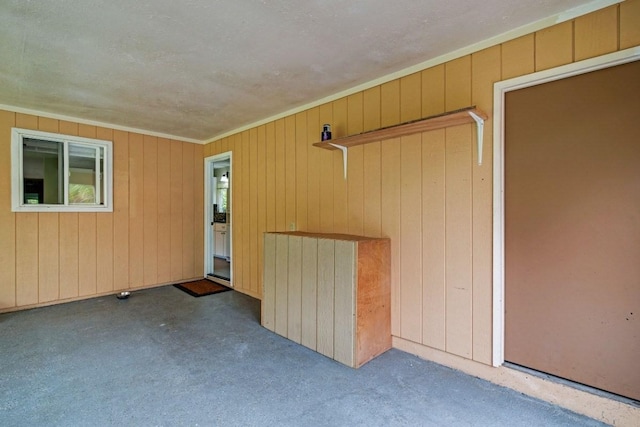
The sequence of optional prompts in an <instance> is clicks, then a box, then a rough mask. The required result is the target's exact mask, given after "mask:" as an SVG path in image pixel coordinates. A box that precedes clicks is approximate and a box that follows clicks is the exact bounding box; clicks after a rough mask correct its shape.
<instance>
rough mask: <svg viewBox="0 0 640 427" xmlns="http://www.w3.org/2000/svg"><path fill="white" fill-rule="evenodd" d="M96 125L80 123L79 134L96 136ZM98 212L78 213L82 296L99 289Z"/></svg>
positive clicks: (80, 288)
mask: <svg viewBox="0 0 640 427" xmlns="http://www.w3.org/2000/svg"><path fill="white" fill-rule="evenodd" d="M96 132H97V129H96V127H95V126H90V125H83V124H79V125H78V135H80V136H83V137H87V138H95V137H96ZM96 216H97V214H96V213H93V212H91V213H89V212H82V213H79V214H78V254H79V257H78V285H79V286H78V287H79V292H80V296H89V295H94V294H96V293H97V291H98V277H97V276H98V271H97V269H98V248H97V244H98V240H97V227H98V224H97V217H96Z"/></svg>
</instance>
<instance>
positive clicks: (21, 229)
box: [16, 213, 39, 306]
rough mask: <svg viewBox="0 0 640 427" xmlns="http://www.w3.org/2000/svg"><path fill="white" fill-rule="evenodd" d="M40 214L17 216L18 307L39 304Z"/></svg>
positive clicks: (21, 214)
mask: <svg viewBox="0 0 640 427" xmlns="http://www.w3.org/2000/svg"><path fill="white" fill-rule="evenodd" d="M38 266H39V263H38V214H37V213H20V214H18V215H16V283H18V284H19V286H18V287H17V289H16V305H17V306H21V305H29V304H36V303H37V302H38Z"/></svg>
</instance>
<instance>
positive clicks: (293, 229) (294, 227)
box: [289, 222, 296, 231]
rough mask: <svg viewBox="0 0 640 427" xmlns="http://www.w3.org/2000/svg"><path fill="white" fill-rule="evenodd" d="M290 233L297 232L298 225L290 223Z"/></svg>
mask: <svg viewBox="0 0 640 427" xmlns="http://www.w3.org/2000/svg"><path fill="white" fill-rule="evenodd" d="M289 231H296V223H295V222H290V223H289Z"/></svg>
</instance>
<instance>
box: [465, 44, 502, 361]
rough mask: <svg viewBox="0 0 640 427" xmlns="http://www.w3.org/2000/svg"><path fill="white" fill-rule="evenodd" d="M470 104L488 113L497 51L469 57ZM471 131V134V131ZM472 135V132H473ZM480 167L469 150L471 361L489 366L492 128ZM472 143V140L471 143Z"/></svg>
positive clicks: (495, 78)
mask: <svg viewBox="0 0 640 427" xmlns="http://www.w3.org/2000/svg"><path fill="white" fill-rule="evenodd" d="M472 67H473V80H472V85H471V86H472V88H473V90H472V94H471V98H472V103H473V104H474V105H477V106H478V107H479V108H480V109H482V110H483V111H491V108H492V104H493V90H492V89H493V83H495V82H497V81H499V80H500V48H499V47H498V46H496V47H492V48H489V49H485V50H482V51H480V52H478V53H475V54H473V56H472ZM472 132H473V131H472ZM474 133H475V132H474ZM484 141H485V143H484V149H483V156H482V157H483V161H482V166H478V159H477V154H476V152H477V151H476V149H475V146H474V147H473V149H472V151H473V162H472V165H473V171H472V173H473V200H472V204H473V211H472V218H473V219H472V221H473V223H472V225H473V230H472V233H473V235H472V245H473V246H472V248H473V253H472V272H473V308H472V313H473V325H472V328H473V359H474V360H476V361H478V362H482V363H485V364H491V357H492V347H491V343H492V340H491V338H492V326H493V325H492V320H493V312H492V307H493V281H492V279H493V272H492V269H493V263H492V262H493V258H492V249H493V245H492V238H493V225H492V221H493V202H492V197H493V192H492V179H493V169H492V167H491V165H493V127H492V126H485V128H484ZM474 142H475V141H474Z"/></svg>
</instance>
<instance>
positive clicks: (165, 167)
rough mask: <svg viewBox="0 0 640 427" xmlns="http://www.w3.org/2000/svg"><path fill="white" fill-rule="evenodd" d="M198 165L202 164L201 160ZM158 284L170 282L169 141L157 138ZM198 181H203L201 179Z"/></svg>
mask: <svg viewBox="0 0 640 427" xmlns="http://www.w3.org/2000/svg"><path fill="white" fill-rule="evenodd" d="M199 160H200V163H202V160H201V159H199ZM157 175H158V185H157V191H158V282H159V283H168V282H170V281H171V185H172V184H171V141H169V140H168V139H165V138H158V173H157ZM199 181H201V182H202V181H203V178H202V177H201V179H200V180H199Z"/></svg>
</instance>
